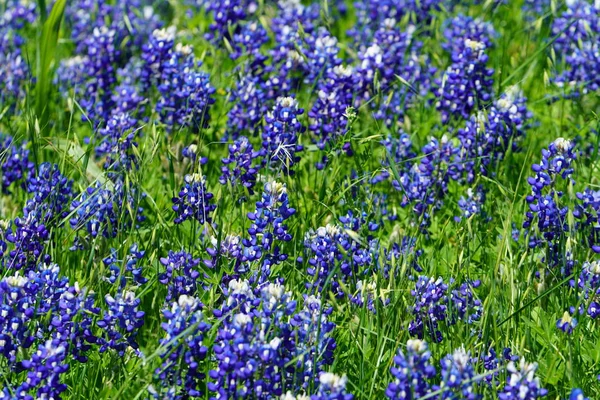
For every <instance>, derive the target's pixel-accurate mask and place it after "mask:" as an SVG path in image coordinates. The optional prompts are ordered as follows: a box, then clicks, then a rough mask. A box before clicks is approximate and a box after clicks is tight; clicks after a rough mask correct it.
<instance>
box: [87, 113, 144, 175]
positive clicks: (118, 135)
mask: <svg viewBox="0 0 600 400" xmlns="http://www.w3.org/2000/svg"><path fill="white" fill-rule="evenodd" d="M138 131H139V128H138V127H137V121H136V120H135V119H134V118H132V117H131V116H130V115H129V114H126V113H125V114H124V113H120V114H113V115H112V116H111V117H110V118H109V120H108V121H107V123H106V127H105V128H103V129H100V131H99V133H100V136H101V142H100V144H99V145H98V146H97V147H96V155H97V156H98V157H99V158H102V157H105V161H104V169H105V170H107V171H112V172H111V173H110V174H109V176H111V174H119V173H121V172H124V171H128V170H130V169H132V168H137V166H138V158H137V155H136V152H135V151H134V150H133V148H134V147H137V146H138V144H137V142H136V141H135V140H136V134H137V133H138Z"/></svg>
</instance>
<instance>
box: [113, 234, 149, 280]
mask: <svg viewBox="0 0 600 400" xmlns="http://www.w3.org/2000/svg"><path fill="white" fill-rule="evenodd" d="M145 255H146V252H145V251H144V250H141V251H140V250H139V249H138V245H137V243H136V244H132V245H131V246H130V247H129V250H128V252H127V255H126V256H125V258H124V259H123V260H119V258H118V252H117V250H116V249H110V255H109V256H108V257H105V258H104V259H102V263H103V264H104V265H105V266H106V268H108V271H109V274H110V275H109V276H108V278H107V280H108V281H109V282H110V283H111V284H113V285H114V284H115V283H117V286H118V287H119V288H120V289H123V288H124V287H125V286H126V285H127V281H128V280H130V281H132V283H133V284H134V285H143V284H144V283H146V282H148V279H146V278H144V276H143V275H142V266H141V265H139V263H140V261H141V260H142V259H143V258H144V256H145ZM127 275H131V276H127Z"/></svg>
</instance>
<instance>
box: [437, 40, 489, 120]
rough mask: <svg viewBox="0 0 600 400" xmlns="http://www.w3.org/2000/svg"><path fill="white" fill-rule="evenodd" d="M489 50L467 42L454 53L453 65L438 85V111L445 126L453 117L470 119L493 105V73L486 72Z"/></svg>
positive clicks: (479, 44) (473, 41) (438, 81)
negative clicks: (477, 111) (486, 105)
mask: <svg viewBox="0 0 600 400" xmlns="http://www.w3.org/2000/svg"><path fill="white" fill-rule="evenodd" d="M486 49H487V47H486V45H485V43H484V42H478V41H476V40H471V39H468V38H467V39H464V40H463V44H462V45H461V46H457V48H456V49H455V50H454V51H453V53H452V64H451V65H450V66H449V67H448V69H447V70H446V72H445V73H444V75H443V77H442V78H441V79H438V80H437V81H436V84H437V89H436V90H435V92H436V96H437V101H436V108H437V109H438V110H439V111H440V112H441V116H442V122H443V123H447V122H449V121H450V119H451V118H452V117H458V118H462V119H468V118H469V116H470V115H471V112H472V111H473V110H474V109H476V108H482V107H483V106H484V105H485V104H486V103H488V102H489V101H490V99H491V96H492V84H493V79H492V78H491V77H492V75H493V74H494V70H493V69H490V68H487V61H488V56H487V54H486V53H485V51H486Z"/></svg>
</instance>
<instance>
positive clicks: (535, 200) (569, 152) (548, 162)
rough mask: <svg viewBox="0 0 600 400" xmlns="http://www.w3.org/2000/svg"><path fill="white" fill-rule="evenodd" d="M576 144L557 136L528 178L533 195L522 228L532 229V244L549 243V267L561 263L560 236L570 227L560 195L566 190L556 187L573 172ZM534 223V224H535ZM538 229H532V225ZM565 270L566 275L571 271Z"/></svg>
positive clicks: (528, 201)
mask: <svg viewBox="0 0 600 400" xmlns="http://www.w3.org/2000/svg"><path fill="white" fill-rule="evenodd" d="M575 158H576V155H575V152H574V144H573V143H572V142H571V141H569V140H565V139H563V138H558V139H556V140H555V141H554V142H552V143H551V144H550V146H548V149H547V150H546V149H544V150H542V160H541V162H540V164H533V165H532V167H531V169H532V170H533V171H534V172H535V176H532V177H529V178H528V180H527V182H528V183H529V185H530V186H531V190H532V192H531V195H529V196H527V203H528V204H529V209H530V210H529V211H528V212H527V213H526V219H525V222H524V223H523V228H525V229H528V230H530V231H532V232H531V234H530V239H529V247H531V248H535V247H538V246H541V245H543V244H546V245H547V249H548V254H546V257H547V262H548V264H549V266H550V267H554V266H556V265H562V262H561V260H562V259H563V256H561V254H562V251H561V250H560V249H559V248H558V245H559V243H558V242H559V241H560V239H561V238H562V237H563V236H564V235H565V234H566V233H567V232H568V231H569V226H568V223H567V218H566V217H567V212H568V207H567V206H565V205H563V204H562V202H561V199H562V197H563V192H562V191H560V190H559V189H560V188H559V187H557V186H558V185H559V183H560V181H561V180H562V181H566V182H569V181H570V180H571V178H570V176H571V175H572V173H573V168H572V166H571V164H572V163H573V161H574V160H575ZM534 224H535V225H534ZM534 226H535V227H536V228H537V229H536V230H535V231H533V229H532V228H533V227H534ZM568 269H569V268H567V270H565V271H563V272H564V273H565V275H569V274H570V272H569V271H568Z"/></svg>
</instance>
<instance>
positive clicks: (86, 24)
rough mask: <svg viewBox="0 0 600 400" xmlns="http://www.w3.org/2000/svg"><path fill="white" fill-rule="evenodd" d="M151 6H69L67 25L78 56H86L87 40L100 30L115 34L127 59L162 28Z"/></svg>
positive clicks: (133, 0) (89, 1)
mask: <svg viewBox="0 0 600 400" xmlns="http://www.w3.org/2000/svg"><path fill="white" fill-rule="evenodd" d="M151 4H152V2H151V1H150V0H124V1H121V2H118V3H114V4H112V3H105V2H103V3H99V2H98V1H96V0H74V1H71V2H69V3H68V4H67V6H66V8H65V21H66V23H67V24H68V25H69V26H70V28H71V39H72V40H73V42H74V43H75V45H76V52H77V53H79V54H81V53H83V52H85V51H86V43H85V40H86V38H88V37H89V36H91V35H92V33H93V31H94V29H96V28H101V27H108V28H109V29H111V30H113V31H115V36H116V38H117V42H118V43H122V49H123V50H124V53H126V54H127V55H129V54H130V53H132V52H133V51H135V50H138V49H139V48H140V47H141V45H142V44H143V42H144V41H145V40H146V38H147V37H148V35H149V34H150V33H151V32H152V31H153V30H155V29H158V28H160V27H161V25H162V22H161V21H160V18H159V17H158V14H157V13H155V12H154V10H153V8H152V7H151Z"/></svg>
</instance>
